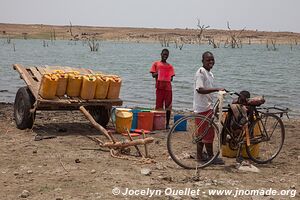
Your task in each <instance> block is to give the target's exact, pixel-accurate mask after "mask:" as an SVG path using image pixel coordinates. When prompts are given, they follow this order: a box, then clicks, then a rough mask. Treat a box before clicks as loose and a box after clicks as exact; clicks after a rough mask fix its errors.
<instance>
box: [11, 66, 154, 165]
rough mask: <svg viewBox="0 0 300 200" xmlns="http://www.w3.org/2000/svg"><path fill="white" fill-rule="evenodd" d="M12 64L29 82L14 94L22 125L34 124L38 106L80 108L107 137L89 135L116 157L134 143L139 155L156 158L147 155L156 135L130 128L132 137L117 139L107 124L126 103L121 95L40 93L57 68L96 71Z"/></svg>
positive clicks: (43, 108)
mask: <svg viewBox="0 0 300 200" xmlns="http://www.w3.org/2000/svg"><path fill="white" fill-rule="evenodd" d="M13 68H14V69H15V70H16V71H18V72H19V74H20V78H21V79H23V80H24V81H25V83H26V84H27V86H25V87H21V88H20V89H19V90H18V92H17V94H16V98H15V104H14V117H15V121H16V125H17V127H18V128H19V129H26V128H32V126H33V124H34V120H35V113H36V110H80V111H81V112H82V113H83V114H84V115H85V117H86V118H87V119H88V120H89V121H90V122H91V123H92V125H93V126H94V127H95V128H96V129H97V130H99V131H100V132H101V133H102V134H103V135H104V136H105V137H106V138H107V139H108V141H102V140H100V139H98V138H94V137H89V138H90V139H92V140H93V141H95V142H96V143H97V144H99V146H100V147H104V148H109V149H110V153H111V155H112V156H113V157H117V158H124V157H122V156H120V155H119V154H120V153H121V152H122V151H121V150H122V149H124V148H127V147H130V146H134V147H135V148H136V150H137V152H138V155H139V156H141V157H142V161H143V162H147V163H152V162H154V161H153V160H152V159H149V158H148V148H147V144H149V143H152V142H153V141H154V139H153V138H152V137H146V136H145V134H144V131H142V132H143V138H142V139H136V140H133V139H132V137H131V136H130V133H129V131H128V130H127V133H128V139H129V140H127V141H123V140H122V141H118V139H116V138H115V137H114V136H113V135H112V134H111V133H110V132H108V131H107V130H106V129H105V128H104V127H105V126H106V125H107V123H108V122H109V119H110V114H111V107H112V106H121V105H122V103H123V101H122V100H121V99H103V100H99V99H93V100H84V99H81V98H80V97H57V98H56V99H53V100H47V99H43V98H42V97H41V96H40V95H39V87H40V84H41V80H42V77H43V74H48V73H52V72H53V71H54V70H64V71H65V72H69V71H78V72H79V73H81V74H93V73H94V72H93V71H91V70H88V69H83V68H71V67H48V66H44V67H41V66H34V67H24V66H22V65H19V64H14V65H13ZM137 145H144V146H145V155H143V154H142V153H141V151H140V149H139V148H138V146H137ZM126 159H127V158H126ZM145 159H146V160H145Z"/></svg>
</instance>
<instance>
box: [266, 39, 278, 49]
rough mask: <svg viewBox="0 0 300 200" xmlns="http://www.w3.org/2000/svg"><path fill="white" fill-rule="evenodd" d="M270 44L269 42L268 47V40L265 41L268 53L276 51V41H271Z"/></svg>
mask: <svg viewBox="0 0 300 200" xmlns="http://www.w3.org/2000/svg"><path fill="white" fill-rule="evenodd" d="M270 42H271V45H269V40H267V44H266V47H267V49H268V50H269V51H270V50H272V51H277V47H276V40H273V39H271V40H270Z"/></svg>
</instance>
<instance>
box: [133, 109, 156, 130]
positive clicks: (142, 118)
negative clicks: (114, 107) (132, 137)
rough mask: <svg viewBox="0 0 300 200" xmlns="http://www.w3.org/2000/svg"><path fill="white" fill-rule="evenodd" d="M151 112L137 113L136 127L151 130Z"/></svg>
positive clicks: (152, 116)
mask: <svg viewBox="0 0 300 200" xmlns="http://www.w3.org/2000/svg"><path fill="white" fill-rule="evenodd" d="M153 119H154V113H153V112H139V113H138V124H137V129H144V130H148V131H152V130H153Z"/></svg>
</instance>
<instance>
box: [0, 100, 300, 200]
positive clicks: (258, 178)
mask: <svg viewBox="0 0 300 200" xmlns="http://www.w3.org/2000/svg"><path fill="white" fill-rule="evenodd" d="M284 123H285V125H286V126H285V127H286V140H285V144H284V147H283V149H282V151H281V153H280V154H279V156H278V157H277V158H275V160H274V161H273V162H272V163H270V164H266V165H258V164H254V165H255V166H256V167H258V168H259V169H260V170H261V171H260V172H259V173H255V172H244V171H239V170H237V169H236V167H235V164H236V163H235V159H229V158H224V160H225V161H226V164H225V166H211V167H207V168H205V169H202V170H200V171H199V175H198V176H197V174H196V171H195V170H186V169H183V168H181V167H179V166H177V165H176V164H175V163H174V162H173V161H172V160H171V159H170V158H169V155H168V152H167V147H166V136H167V132H166V131H160V132H157V133H155V134H151V135H150V136H151V137H153V138H154V139H155V141H154V142H153V143H152V144H151V145H149V152H150V155H151V156H152V157H153V160H155V162H156V163H151V164H145V163H141V162H137V161H132V160H123V159H118V158H112V157H111V156H110V153H109V152H105V151H101V150H99V147H98V146H97V144H96V143H95V142H94V141H92V140H90V139H88V137H86V136H87V135H91V136H97V137H99V138H102V139H103V138H104V137H103V136H99V133H98V131H97V130H96V129H94V128H93V127H92V125H91V124H90V123H89V122H88V121H87V120H86V119H85V118H84V116H83V115H82V114H81V113H80V112H77V111H66V112H65V111H60V112H46V111H45V112H38V113H37V116H36V121H35V125H34V127H33V129H32V130H18V129H17V128H16V126H15V124H14V119H13V105H11V104H3V103H2V104H0V158H1V162H0V176H1V178H0V199H22V198H26V199H56V200H59V199H146V198H149V195H148V196H146V195H144V196H143V195H136V196H135V195H131V196H130V195H127V196H124V195H113V194H112V190H113V189H114V192H116V190H117V189H116V187H118V188H119V189H120V190H121V192H122V193H124V192H125V191H126V188H128V189H130V190H136V189H140V190H141V189H142V190H146V189H147V188H149V189H151V190H157V191H166V190H167V188H171V189H173V190H185V188H190V189H193V190H197V189H198V190H200V191H201V192H200V193H199V195H192V196H190V195H179V196H167V195H165V194H164V193H162V194H161V195H159V193H157V195H156V196H153V197H152V199H232V198H233V197H232V196H225V195H220V196H216V195H215V196H210V195H209V194H208V190H209V189H228V190H236V189H246V190H253V189H270V188H272V189H274V190H278V191H281V190H290V191H291V190H293V191H295V190H296V197H294V198H293V199H300V190H299V187H300V181H299V180H300V145H299V143H300V135H299V129H300V120H296V119H291V120H285V121H284ZM37 136H40V137H37ZM41 136H42V137H44V136H54V138H48V139H42V137H41ZM39 139H42V140H39ZM132 158H133V157H132ZM142 169H143V170H144V171H147V170H150V172H151V173H150V174H148V175H144V174H142V173H141V170H142ZM24 190H27V192H26V191H24ZM168 191H170V189H168ZM204 192H206V193H204ZM294 195H295V194H294ZM289 198H291V199H292V197H291V195H287V196H269V195H265V196H239V197H238V199H289Z"/></svg>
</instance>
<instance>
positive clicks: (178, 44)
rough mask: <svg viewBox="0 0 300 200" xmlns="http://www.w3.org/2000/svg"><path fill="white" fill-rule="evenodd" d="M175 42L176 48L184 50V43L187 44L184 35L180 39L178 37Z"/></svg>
mask: <svg viewBox="0 0 300 200" xmlns="http://www.w3.org/2000/svg"><path fill="white" fill-rule="evenodd" d="M174 43H175V48H176V49H177V48H179V50H182V48H183V45H184V44H185V42H184V39H183V37H180V38H179V39H178V38H177V39H175V40H174Z"/></svg>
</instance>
